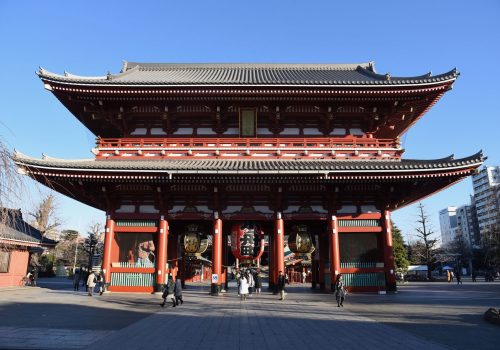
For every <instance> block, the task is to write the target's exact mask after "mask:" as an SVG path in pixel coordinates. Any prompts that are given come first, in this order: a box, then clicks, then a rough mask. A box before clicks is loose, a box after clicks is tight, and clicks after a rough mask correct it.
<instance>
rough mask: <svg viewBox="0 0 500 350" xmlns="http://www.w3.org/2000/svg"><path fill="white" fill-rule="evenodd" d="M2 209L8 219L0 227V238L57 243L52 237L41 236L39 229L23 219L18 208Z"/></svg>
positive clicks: (49, 243)
mask: <svg viewBox="0 0 500 350" xmlns="http://www.w3.org/2000/svg"><path fill="white" fill-rule="evenodd" d="M0 210H1V209H0ZM3 210H4V213H7V215H8V219H7V220H6V223H5V224H2V225H1V227H0V239H5V240H12V241H17V242H27V243H38V244H48V245H54V244H56V243H57V242H56V241H54V240H52V239H49V238H46V237H43V236H42V233H41V232H40V231H39V230H37V229H36V228H34V227H33V226H31V225H30V224H28V223H27V222H26V221H24V220H23V217H22V214H21V211H20V210H15V209H3Z"/></svg>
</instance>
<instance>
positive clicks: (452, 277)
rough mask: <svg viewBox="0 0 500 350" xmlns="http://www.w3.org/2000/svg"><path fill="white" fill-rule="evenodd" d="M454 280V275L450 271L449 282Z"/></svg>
mask: <svg viewBox="0 0 500 350" xmlns="http://www.w3.org/2000/svg"><path fill="white" fill-rule="evenodd" d="M454 278H455V273H454V272H453V271H450V279H451V282H453V279H454Z"/></svg>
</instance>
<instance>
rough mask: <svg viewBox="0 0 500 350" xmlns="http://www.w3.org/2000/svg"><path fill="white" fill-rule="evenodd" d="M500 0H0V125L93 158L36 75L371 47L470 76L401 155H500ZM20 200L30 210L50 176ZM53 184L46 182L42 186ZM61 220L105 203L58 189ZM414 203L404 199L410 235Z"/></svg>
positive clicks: (87, 136) (26, 138) (408, 65)
mask: <svg viewBox="0 0 500 350" xmlns="http://www.w3.org/2000/svg"><path fill="white" fill-rule="evenodd" d="M499 18H500V1H497V0H483V1H476V2H473V1H457V0H454V1H449V0H440V1H436V0H432V1H429V0H419V1H412V2H409V1H397V0H394V1H373V0H371V1H354V0H351V1H313V0H309V1H292V0H288V1H282V0H267V1H261V0H254V1H246V2H243V1H234V0H233V1H226V0H220V1H215V0H212V1H211V0H205V1H190V0H184V1H147V0H144V1H142V2H140V3H127V2H125V1H95V0H92V1H91V0H85V1H67V0H66V1H63V0H52V1H46V2H43V5H42V4H41V3H39V2H36V1H24V2H21V1H16V0H3V1H0V43H1V47H2V54H1V55H0V60H1V61H0V62H1V63H2V64H1V67H2V82H1V84H0V96H1V101H2V108H1V109H0V137H2V139H3V140H4V142H5V143H6V144H7V145H8V147H10V148H16V149H17V150H19V151H21V152H23V153H25V154H28V155H32V156H37V157H39V156H40V155H41V153H42V152H43V153H45V154H48V155H50V156H54V157H60V158H90V157H92V154H91V153H90V149H91V148H92V147H93V146H94V136H93V135H92V134H91V133H90V132H89V131H88V130H87V129H86V128H85V127H84V126H83V125H82V124H80V123H79V122H78V121H77V120H76V118H74V117H73V116H72V115H71V114H70V113H69V112H68V111H67V110H66V109H65V108H64V107H63V106H62V105H61V104H60V103H59V102H58V101H57V99H56V98H55V97H54V96H53V95H52V94H51V93H49V92H48V91H45V90H44V89H43V87H42V84H41V82H40V81H39V79H38V78H37V77H36V76H35V71H36V70H37V69H38V67H39V66H43V67H44V68H46V69H48V70H50V71H53V72H57V73H62V72H64V71H65V70H66V71H68V72H71V73H74V74H80V75H104V74H105V73H106V72H107V71H111V72H118V71H119V70H120V68H121V64H122V60H129V61H140V62H265V63H267V62H270V63H272V62H285V63H287V62H291V63H354V62H367V61H375V64H376V69H377V70H378V72H380V73H385V72H390V73H391V74H392V75H408V76H411V75H420V74H424V73H426V72H428V71H432V72H433V74H439V73H443V72H446V71H448V70H450V69H452V68H453V67H457V68H458V69H459V71H460V72H461V76H460V77H459V79H458V81H457V82H456V84H455V86H454V89H453V90H452V91H450V92H448V93H447V94H446V95H445V96H444V98H442V99H441V100H440V101H439V102H438V103H437V104H436V105H435V106H434V107H433V108H432V109H431V110H430V111H429V112H428V113H427V114H426V115H425V116H424V117H423V118H422V119H421V120H420V121H419V122H418V123H417V124H416V125H415V126H414V127H413V128H412V129H411V130H410V131H409V132H408V133H407V134H406V135H405V136H404V137H403V146H404V147H405V149H406V153H405V158H421V159H432V158H440V157H444V156H447V155H449V154H452V153H454V154H455V156H456V157H465V156H468V155H471V154H473V153H475V152H476V151H478V150H480V149H482V150H483V151H484V153H485V154H486V155H487V156H488V158H489V159H488V160H487V164H488V165H497V164H500V159H499V145H500V141H499V130H500V128H499V122H498V117H499V116H498V114H499V110H498V107H497V105H498V102H499V101H500V88H499V84H498V77H497V73H496V70H497V66H498V64H499V62H500V21H499V20H498V19H499ZM33 187H34V186H31V185H29V186H28V188H30V189H31V191H30V195H26V196H25V200H24V201H23V202H22V203H20V204H19V206H21V207H23V208H24V209H26V210H28V209H31V208H32V207H33V205H34V203H36V202H37V200H38V197H39V196H40V190H38V189H33ZM41 191H42V192H43V190H41ZM470 193H472V185H471V181H470V179H467V180H465V181H463V182H462V183H460V184H458V185H455V186H453V187H451V188H449V189H447V190H445V191H442V192H440V193H438V194H436V195H434V196H432V197H430V198H428V199H426V200H425V201H424V202H423V203H424V204H425V206H426V208H427V211H428V213H429V215H430V216H431V219H432V221H433V223H434V228H435V230H436V231H439V223H438V211H439V210H440V209H442V208H444V207H446V206H449V205H461V204H465V203H466V202H468V197H469V194H470ZM58 200H59V210H60V216H61V218H62V219H63V221H64V227H63V228H74V229H77V230H79V231H80V232H85V231H86V228H87V227H88V225H89V224H90V223H91V222H93V221H101V222H104V214H103V213H102V212H100V211H97V210H94V209H92V208H90V207H88V206H85V205H83V204H80V203H78V202H76V201H73V200H70V199H68V198H65V197H63V196H59V197H58ZM416 213H417V211H416V207H415V206H409V207H407V208H404V209H401V210H399V211H396V212H394V214H393V219H394V221H395V223H396V224H397V225H398V226H400V227H401V228H402V229H403V232H404V233H405V235H407V236H409V237H411V235H412V233H413V227H414V222H415V219H416Z"/></svg>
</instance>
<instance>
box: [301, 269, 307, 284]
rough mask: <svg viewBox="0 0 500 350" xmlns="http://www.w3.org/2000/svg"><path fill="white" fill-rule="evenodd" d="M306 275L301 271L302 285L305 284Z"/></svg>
mask: <svg viewBox="0 0 500 350" xmlns="http://www.w3.org/2000/svg"><path fill="white" fill-rule="evenodd" d="M306 278H307V273H306V272H305V271H302V283H306Z"/></svg>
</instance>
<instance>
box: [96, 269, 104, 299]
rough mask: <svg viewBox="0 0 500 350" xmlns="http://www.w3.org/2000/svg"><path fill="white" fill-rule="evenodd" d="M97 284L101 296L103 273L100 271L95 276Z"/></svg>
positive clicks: (102, 291)
mask: <svg viewBox="0 0 500 350" xmlns="http://www.w3.org/2000/svg"><path fill="white" fill-rule="evenodd" d="M97 284H98V285H99V295H102V293H104V272H103V271H102V270H101V272H100V273H99V275H98V276H97Z"/></svg>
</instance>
